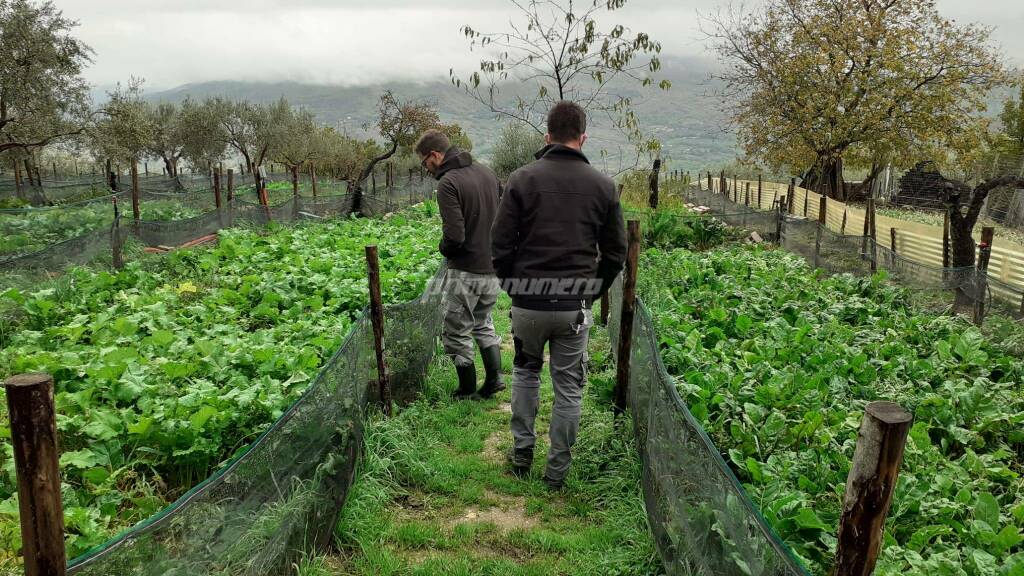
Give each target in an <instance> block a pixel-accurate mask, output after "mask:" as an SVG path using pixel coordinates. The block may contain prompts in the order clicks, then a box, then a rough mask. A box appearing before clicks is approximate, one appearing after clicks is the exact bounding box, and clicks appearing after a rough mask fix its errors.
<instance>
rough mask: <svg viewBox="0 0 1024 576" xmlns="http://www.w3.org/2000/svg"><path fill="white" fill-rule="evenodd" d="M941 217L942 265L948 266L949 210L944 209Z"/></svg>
mask: <svg viewBox="0 0 1024 576" xmlns="http://www.w3.org/2000/svg"><path fill="white" fill-rule="evenodd" d="M944 216H945V217H944V218H943V219H942V220H943V221H942V267H943V268H949V254H950V252H949V210H946V211H944Z"/></svg>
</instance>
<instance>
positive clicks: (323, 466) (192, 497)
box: [69, 267, 445, 576]
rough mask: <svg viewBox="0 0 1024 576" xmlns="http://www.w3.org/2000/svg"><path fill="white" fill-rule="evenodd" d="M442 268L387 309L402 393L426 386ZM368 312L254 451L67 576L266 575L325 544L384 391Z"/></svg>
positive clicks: (395, 380) (389, 349) (392, 361)
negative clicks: (370, 412) (413, 295)
mask: <svg viewBox="0 0 1024 576" xmlns="http://www.w3.org/2000/svg"><path fill="white" fill-rule="evenodd" d="M444 272H445V270H444V268H443V267H442V269H440V270H439V271H438V272H437V274H436V275H435V276H434V278H433V279H432V280H431V281H430V282H429V283H428V286H427V288H426V289H425V290H424V292H423V294H422V295H421V296H420V298H418V299H417V300H415V301H412V302H408V303H405V304H402V305H398V306H393V307H389V308H388V309H387V311H386V313H385V318H386V319H387V321H386V324H385V341H386V357H387V363H388V366H389V369H390V374H391V384H392V387H393V389H394V393H395V395H396V396H399V397H401V396H404V395H409V394H411V393H412V392H414V391H415V390H416V389H417V387H418V386H419V385H420V383H421V382H422V380H423V378H424V376H425V372H426V368H427V366H428V365H429V364H430V361H431V359H432V356H433V353H434V351H435V350H436V349H437V340H438V338H439V336H440V329H441V317H440V309H441V306H440V303H441V294H442V293H441V290H440V289H439V288H438V286H439V284H440V282H441V279H442V278H443V275H444ZM376 382H377V366H376V360H375V355H374V347H373V330H372V326H371V324H370V321H369V318H368V315H367V313H366V311H364V312H363V314H362V316H361V317H360V318H359V320H357V321H356V322H355V324H354V325H353V327H352V328H351V330H350V332H349V335H348V337H347V338H346V340H345V342H344V343H343V344H342V346H341V348H340V349H339V350H338V351H337V352H336V353H335V354H334V356H333V357H332V358H331V359H330V360H329V361H328V362H327V364H326V365H325V366H324V367H323V368H322V369H321V371H320V374H319V375H318V376H317V378H316V379H315V380H314V381H313V383H312V384H311V385H310V387H309V389H308V390H307V391H306V392H305V393H304V394H303V396H302V397H301V398H300V399H299V400H298V401H296V402H295V404H294V405H292V406H291V408H289V409H288V411H287V412H285V414H284V415H283V416H282V417H281V418H280V419H279V420H278V421H277V422H276V423H275V424H274V425H273V426H272V427H271V428H270V429H269V430H268V431H267V432H266V433H265V434H264V435H263V436H261V437H260V438H259V439H258V440H256V442H254V443H253V444H252V445H251V446H250V448H249V449H248V451H246V452H245V453H244V454H243V455H241V456H239V457H237V458H236V459H235V460H233V461H232V462H230V463H229V464H227V465H226V466H224V467H223V468H222V469H221V470H220V471H218V472H217V473H215V474H214V475H213V476H211V477H210V478H208V479H207V480H206V481H205V482H203V483H202V484H200V485H199V486H197V487H195V488H193V489H192V490H191V491H189V492H188V493H187V494H185V495H184V496H182V497H181V498H180V499H179V500H178V501H177V502H175V503H174V504H172V505H171V506H169V507H168V508H167V509H165V510H163V511H162V512H160V513H159V514H157V515H155V516H153V517H152V518H150V519H148V520H147V521H146V522H144V523H142V524H140V525H139V526H136V527H135V528H133V529H132V530H129V531H128V532H126V533H124V534H122V535H120V536H118V537H117V538H115V539H113V540H111V541H110V542H108V543H106V544H104V545H103V546H100V547H98V548H97V549H95V550H93V551H91V552H89V553H87V554H85V555H83V556H81V557H79V558H77V559H75V560H73V561H72V562H71V565H70V569H69V574H75V575H96V576H109V575H111V574H118V575H129V574H131V575H138V576H158V575H159V576H173V575H180V576H194V575H196V574H222V575H225V576H227V575H231V576H235V575H239V576H241V575H252V576H256V575H265V574H278V573H283V572H285V571H286V570H287V569H288V568H290V566H291V564H292V563H293V562H294V561H295V560H296V559H297V558H298V557H300V556H301V555H302V554H303V553H304V552H308V551H312V550H315V549H320V548H323V547H325V546H327V545H328V544H329V543H330V541H331V539H332V533H333V531H334V528H335V524H336V521H337V516H338V513H339V511H340V510H341V507H342V505H343V503H344V501H345V498H346V495H347V493H348V489H349V487H350V486H351V484H352V480H353V478H354V474H355V470H356V463H357V459H358V454H359V450H360V446H361V445H362V431H363V422H364V418H365V416H366V412H367V409H368V407H369V406H370V405H371V404H372V402H373V401H374V399H375V398H377V392H376V391H377V384H376Z"/></svg>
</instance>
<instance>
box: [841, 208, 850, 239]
mask: <svg viewBox="0 0 1024 576" xmlns="http://www.w3.org/2000/svg"><path fill="white" fill-rule="evenodd" d="M847 212H848V210H847V209H846V207H843V224H842V225H841V226H840V227H839V233H840V234H842V235H843V236H846V218H847V216H848V214H847Z"/></svg>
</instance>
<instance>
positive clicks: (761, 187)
mask: <svg viewBox="0 0 1024 576" xmlns="http://www.w3.org/2000/svg"><path fill="white" fill-rule="evenodd" d="M763 191H764V183H763V182H762V181H761V175H760V174H758V175H757V209H758V210H760V209H761V208H762V207H763V206H764V204H762V203H761V194H762V192H763Z"/></svg>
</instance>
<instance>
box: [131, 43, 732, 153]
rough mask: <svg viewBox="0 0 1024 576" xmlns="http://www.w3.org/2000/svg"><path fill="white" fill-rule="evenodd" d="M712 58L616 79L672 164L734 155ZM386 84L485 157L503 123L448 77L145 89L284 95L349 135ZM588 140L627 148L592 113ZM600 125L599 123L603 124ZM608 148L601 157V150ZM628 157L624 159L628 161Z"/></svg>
mask: <svg viewBox="0 0 1024 576" xmlns="http://www.w3.org/2000/svg"><path fill="white" fill-rule="evenodd" d="M710 71H711V64H709V63H708V62H707V61H704V60H701V59H698V58H676V57H672V58H666V59H664V60H663V70H662V75H661V77H663V78H667V79H668V80H670V81H671V82H672V88H671V89H670V90H668V91H663V90H659V89H657V88H646V89H645V88H641V87H639V86H638V85H628V84H626V85H621V86H619V87H618V88H617V91H618V92H619V93H622V94H624V95H626V96H629V97H631V98H633V102H634V108H635V110H636V112H637V114H638V115H639V117H640V121H641V123H642V126H643V129H644V131H645V132H646V133H648V134H650V135H652V136H655V137H657V138H658V139H660V140H661V142H662V145H663V147H664V156H665V157H666V158H667V160H668V162H669V164H670V167H672V168H680V169H686V170H693V171H696V170H700V169H704V168H706V167H707V166H709V165H712V164H716V163H722V162H727V161H729V160H731V159H733V158H734V157H735V156H736V149H735V138H734V136H733V135H732V134H729V133H727V132H726V131H725V123H724V116H723V115H722V113H721V112H720V111H719V110H718V104H717V101H716V100H715V99H714V98H713V97H712V96H711V94H712V92H713V89H712V85H711V83H710V82H709V81H708V76H709V73H710ZM384 89H391V90H393V91H394V92H395V94H396V95H398V96H399V97H401V98H406V99H410V98H411V99H417V100H425V101H428V102H431V103H433V104H435V105H436V106H437V109H438V111H439V113H440V115H441V117H442V119H443V120H444V121H445V122H453V121H454V122H458V123H459V124H460V125H461V126H462V127H463V128H464V129H465V130H466V131H467V133H468V134H469V135H470V138H471V139H472V140H473V143H474V149H475V152H476V154H477V155H480V156H483V157H486V156H487V155H489V153H490V150H491V147H492V146H493V144H494V141H495V140H496V139H497V136H498V134H499V132H500V128H501V126H502V125H503V123H504V122H505V121H504V120H500V119H497V118H496V117H495V115H494V114H493V113H491V112H490V111H488V110H487V109H486V108H484V106H483V105H482V104H480V103H479V102H477V101H475V100H474V99H472V98H471V97H469V96H468V95H466V94H465V93H463V92H462V91H461V90H460V89H458V88H456V87H455V86H452V84H451V83H450V82H448V81H447V79H443V80H441V79H439V80H437V81H433V82H389V83H387V84H377V85H365V86H332V85H323V84H304V83H298V82H272V81H267V82H251V81H218V82H203V83H197V84H186V85H183V86H179V87H177V88H173V89H171V90H165V91H161V92H152V93H149V94H148V95H147V97H148V98H149V99H151V100H155V101H172V102H178V101H181V100H183V99H184V98H185V97H187V96H191V97H192V98H199V99H201V98H205V97H207V96H224V97H227V98H233V99H235V98H237V99H247V100H250V101H253V102H271V101H274V100H276V99H278V98H280V97H282V96H284V97H285V98H286V99H288V101H289V102H290V103H292V104H293V105H297V106H302V107H305V108H308V109H309V110H311V111H312V112H313V113H314V114H316V116H317V118H318V120H319V121H320V122H321V123H324V124H327V125H330V126H334V127H336V128H337V129H339V130H343V131H346V132H347V133H348V134H351V135H354V136H360V137H370V136H372V133H371V132H367V131H366V130H364V128H363V127H364V125H365V124H367V123H368V122H372V121H373V117H374V114H375V112H376V103H377V99H378V97H379V96H380V93H381V92H382V91H383V90H384ZM593 124H595V125H592V126H591V128H590V130H589V132H590V135H591V141H590V143H589V144H588V145H587V150H586V151H587V152H588V153H589V155H590V157H591V160H592V162H594V163H595V164H598V165H599V166H601V167H602V168H604V169H606V170H609V171H613V172H614V171H616V169H617V168H618V164H619V158H620V155H621V156H626V155H627V153H628V150H627V148H628V147H627V146H626V142H625V139H624V138H623V137H622V136H621V135H620V134H618V133H617V131H615V130H614V129H610V128H608V127H607V122H606V121H605V122H603V123H602V121H601V119H599V118H595V119H594V122H593ZM602 124H604V125H602ZM602 149H603V150H606V151H607V153H608V158H607V159H603V158H602V156H601V154H600V151H601V150H602ZM633 159H635V155H634V156H633V157H632V159H626V160H625V161H626V162H632V160H633Z"/></svg>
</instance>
